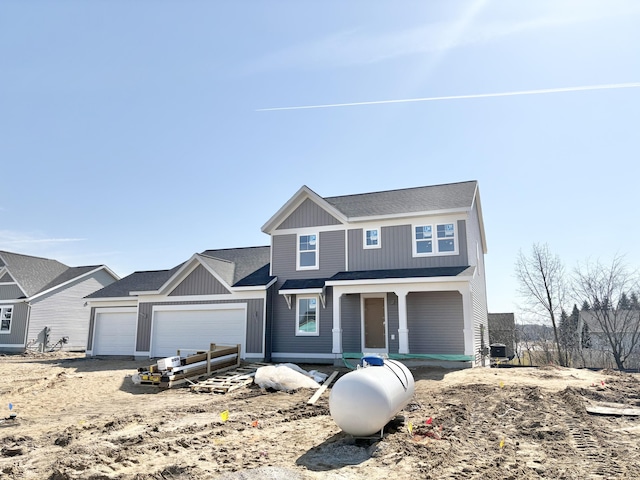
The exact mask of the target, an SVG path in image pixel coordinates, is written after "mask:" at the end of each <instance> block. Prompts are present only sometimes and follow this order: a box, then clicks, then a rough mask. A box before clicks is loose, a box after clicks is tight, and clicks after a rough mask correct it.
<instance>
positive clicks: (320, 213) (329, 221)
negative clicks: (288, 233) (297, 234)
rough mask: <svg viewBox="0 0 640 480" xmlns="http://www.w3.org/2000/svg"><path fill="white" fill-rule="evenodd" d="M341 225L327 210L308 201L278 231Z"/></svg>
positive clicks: (279, 226)
mask: <svg viewBox="0 0 640 480" xmlns="http://www.w3.org/2000/svg"><path fill="white" fill-rule="evenodd" d="M340 223H341V222H340V220H338V219H337V218H335V217H334V216H333V215H331V214H330V213H329V212H327V211H326V210H325V209H323V208H321V207H319V206H318V204H317V203H315V202H313V201H312V200H309V199H306V200H305V201H304V202H302V203H301V204H300V206H299V207H298V208H296V209H295V210H294V211H293V212H292V213H291V215H289V216H288V217H287V218H286V219H285V220H284V221H283V222H282V223H281V224H280V225H278V228H277V230H285V229H289V228H306V227H317V226H322V225H340Z"/></svg>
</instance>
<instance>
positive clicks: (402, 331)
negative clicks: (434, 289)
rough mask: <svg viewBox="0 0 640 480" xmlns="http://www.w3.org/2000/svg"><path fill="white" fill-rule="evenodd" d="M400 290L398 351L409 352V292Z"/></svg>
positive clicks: (397, 292) (398, 293)
mask: <svg viewBox="0 0 640 480" xmlns="http://www.w3.org/2000/svg"><path fill="white" fill-rule="evenodd" d="M408 293H409V292H407V291H404V290H400V291H396V292H395V294H396V295H397V296H398V323H399V325H398V353H405V354H406V353H409V329H408V328H407V294H408Z"/></svg>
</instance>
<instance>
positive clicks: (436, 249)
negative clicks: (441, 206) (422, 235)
mask: <svg viewBox="0 0 640 480" xmlns="http://www.w3.org/2000/svg"><path fill="white" fill-rule="evenodd" d="M441 225H453V250H452V251H450V252H447V251H444V252H441V251H440V245H439V242H438V240H439V238H438V227H439V226H441ZM419 227H431V245H432V249H431V252H428V253H418V241H419V240H418V239H417V238H416V228H419ZM411 238H412V244H413V245H412V248H413V256H414V257H433V256H442V255H458V253H459V252H458V222H457V221H455V220H452V221H450V222H434V223H427V222H425V223H415V224H413V225H411Z"/></svg>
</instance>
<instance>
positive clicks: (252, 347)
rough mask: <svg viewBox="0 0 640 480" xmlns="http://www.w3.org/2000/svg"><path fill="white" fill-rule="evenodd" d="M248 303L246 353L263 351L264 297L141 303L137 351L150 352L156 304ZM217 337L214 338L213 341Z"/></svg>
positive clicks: (213, 341) (212, 341)
mask: <svg viewBox="0 0 640 480" xmlns="http://www.w3.org/2000/svg"><path fill="white" fill-rule="evenodd" d="M227 303H230V304H239V303H245V304H246V305H247V318H246V322H247V337H246V339H245V342H246V343H245V353H262V339H263V335H264V329H263V319H264V307H265V305H264V299H263V298H255V299H248V300H246V299H242V300H217V301H191V302H154V303H140V305H139V306H138V329H137V341H136V352H148V351H149V349H150V346H151V318H152V316H153V307H154V306H155V305H222V304H227ZM215 342H216V339H215V338H212V339H211V343H215Z"/></svg>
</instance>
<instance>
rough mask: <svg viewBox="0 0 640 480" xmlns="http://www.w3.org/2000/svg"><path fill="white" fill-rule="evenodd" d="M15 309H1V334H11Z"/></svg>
mask: <svg viewBox="0 0 640 480" xmlns="http://www.w3.org/2000/svg"><path fill="white" fill-rule="evenodd" d="M12 316H13V307H0V333H11V317H12Z"/></svg>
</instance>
